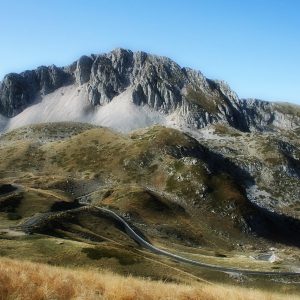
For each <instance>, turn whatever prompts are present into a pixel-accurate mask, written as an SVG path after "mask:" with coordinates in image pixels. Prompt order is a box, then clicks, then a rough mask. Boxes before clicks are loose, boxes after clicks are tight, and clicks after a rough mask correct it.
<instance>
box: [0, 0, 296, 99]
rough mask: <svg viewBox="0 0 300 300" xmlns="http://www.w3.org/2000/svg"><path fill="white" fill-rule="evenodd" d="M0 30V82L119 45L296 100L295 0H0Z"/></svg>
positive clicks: (250, 93) (244, 92) (248, 91)
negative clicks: (18, 73) (10, 73)
mask: <svg viewBox="0 0 300 300" xmlns="http://www.w3.org/2000/svg"><path fill="white" fill-rule="evenodd" d="M0 28H1V33H0V80H1V79H2V78H3V76H4V75H5V74H6V73H9V72H21V71H23V70H25V69H32V68H35V67H37V66H39V65H41V64H43V65H49V64H56V65H59V66H62V65H66V64H69V63H71V62H72V61H74V60H75V59H77V58H78V57H79V56H81V55H83V54H90V53H101V52H106V51H109V50H112V49H113V48H116V47H123V48H129V49H131V50H143V51H147V52H151V53H154V54H159V55H164V56H169V57H171V58H172V59H174V60H175V61H176V62H178V63H179V64H180V65H182V66H189V67H192V68H195V69H198V70H201V71H202V72H203V73H204V75H206V76H207V77H209V78H213V79H223V80H225V81H227V82H228V83H229V84H230V85H231V87H232V88H233V89H234V90H235V91H236V92H237V93H238V94H239V96H240V97H256V98H261V99H266V100H275V101H279V100H280V101H290V102H295V103H298V104H300V1H298V0H214V1H212V0H203V1H201V0H151V1H150V0H149V1H146V0H99V1H92V0H90V1H88V0H40V1H39V0H36V1H33V0H7V1H5V0H0Z"/></svg>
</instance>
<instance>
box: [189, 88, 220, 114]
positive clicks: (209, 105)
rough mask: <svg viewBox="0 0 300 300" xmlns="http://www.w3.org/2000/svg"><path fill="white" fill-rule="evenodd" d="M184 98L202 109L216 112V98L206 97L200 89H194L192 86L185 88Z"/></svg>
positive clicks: (212, 112)
mask: <svg viewBox="0 0 300 300" xmlns="http://www.w3.org/2000/svg"><path fill="white" fill-rule="evenodd" d="M186 99H187V100H188V101H190V102H191V103H193V104H196V105H198V106H199V107H201V108H202V109H203V110H204V111H208V112H209V113H211V114H215V113H217V112H218V107H217V102H218V100H217V99H216V98H213V97H211V98H208V97H207V96H206V95H205V93H204V92H202V91H201V90H199V89H198V90H194V89H193V88H192V87H189V88H188V89H187V94H186Z"/></svg>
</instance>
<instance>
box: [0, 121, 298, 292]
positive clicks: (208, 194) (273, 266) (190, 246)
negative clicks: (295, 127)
mask: <svg viewBox="0 0 300 300" xmlns="http://www.w3.org/2000/svg"><path fill="white" fill-rule="evenodd" d="M295 134H296V133H295ZM202 135H203V137H202V138H201V137H200V136H198V138H197V139H195V138H193V137H191V136H190V135H188V134H185V133H183V132H181V131H178V130H175V129H171V128H166V127H162V126H154V127H150V128H147V129H142V130H137V131H133V132H131V133H128V134H120V133H117V132H115V131H112V130H111V129H108V128H102V127H96V126H92V125H87V124H80V123H49V124H40V125H33V126H28V127H22V128H20V129H17V130H14V131H11V132H9V133H6V134H4V135H2V136H1V137H0V176H1V179H0V183H1V184H2V185H1V188H0V193H1V194H0V220H1V228H0V231H1V235H0V250H1V255H2V256H5V257H9V258H14V259H30V260H33V261H35V262H44V263H48V264H55V265H61V266H70V267H76V266H80V267H85V268H86V267H90V266H93V267H99V266H101V267H103V268H105V269H108V270H112V271H114V272H117V273H119V274H132V275H135V276H143V277H151V278H152V279H164V280H170V281H180V282H187V280H188V279H189V278H190V277H191V276H192V277H193V276H196V277H197V278H201V279H204V280H209V281H214V282H216V281H217V282H223V283H226V282H227V283H228V284H231V283H232V282H235V281H236V280H242V281H243V282H244V283H245V284H246V285H247V286H252V287H263V286H267V287H268V286H270V287H272V286H275V287H276V288H278V289H281V288H283V286H282V284H281V280H282V276H283V275H280V273H279V274H277V275H274V276H275V278H274V279H275V281H273V283H271V282H270V281H269V280H268V277H265V276H263V275H259V273H258V274H257V275H251V274H247V275H238V277H237V278H239V279H237V278H236V277H235V276H233V275H232V274H231V273H230V272H229V273H228V272H227V273H226V272H225V273H224V272H219V271H217V270H210V269H206V268H205V267H200V268H199V267H197V266H194V265H189V264H187V263H182V262H180V263H179V262H176V261H174V260H172V259H169V258H167V257H163V256H161V255H159V254H158V253H151V252H150V251H147V249H144V248H143V247H142V246H141V245H138V244H137V243H136V242H135V241H134V240H133V239H132V237H131V236H130V235H128V232H127V231H126V230H125V229H124V227H122V224H120V223H118V222H116V220H114V219H113V218H111V216H110V215H107V214H106V213H103V212H100V211H99V210H98V209H97V208H96V206H97V207H104V208H108V209H110V210H112V211H114V212H115V213H117V214H118V215H119V216H121V217H122V218H123V219H124V220H126V222H128V224H130V226H131V227H132V228H133V229H134V230H135V232H137V233H138V234H139V235H140V236H142V237H143V238H144V239H145V240H146V241H148V242H149V243H151V244H152V245H154V246H156V247H158V248H160V249H163V250H165V251H169V252H170V253H173V254H175V255H180V256H182V257H185V258H188V259H191V260H196V261H199V262H202V263H205V264H210V265H216V266H220V267H225V268H235V269H239V268H240V269H243V270H252V271H258V272H261V271H266V272H274V271H277V272H287V273H289V274H290V273H291V274H292V273H293V272H298V271H299V268H300V266H299V258H300V252H299V244H298V238H297V237H298V235H299V232H300V231H299V215H297V213H298V212H299V208H298V206H299V203H298V202H297V197H295V195H296V194H295V193H294V194H293V193H292V194H293V195H294V198H293V197H291V198H290V199H289V201H288V202H284V195H285V194H288V193H290V192H291V191H290V188H291V187H292V186H293V189H294V190H295V189H297V188H298V186H297V182H298V179H297V177H296V176H298V175H297V172H295V174H294V179H293V178H292V177H291V176H290V174H291V172H292V171H293V170H297V168H296V165H295V166H294V165H292V164H290V165H289V167H290V169H287V168H286V169H285V172H290V173H288V174H289V176H290V177H289V176H288V175H286V177H284V176H283V175H282V178H283V179H284V178H285V179H284V180H286V182H285V183H284V182H283V183H282V186H279V187H278V190H277V189H273V190H264V185H263V183H264V182H262V181H261V180H262V179H264V180H269V181H266V182H269V183H270V184H272V181H271V180H276V179H274V178H273V175H272V174H273V172H274V174H275V173H276V172H278V168H280V167H281V166H282V164H285V163H286V160H291V161H292V162H293V160H292V156H289V155H292V154H289V155H288V152H286V153H285V152H284V153H285V156H280V155H281V153H282V152H281V150H280V149H279V150H277V152H275V148H274V149H270V150H269V151H270V152H271V153H272V155H273V156H274V159H272V160H270V161H269V160H266V158H265V156H264V155H267V157H269V155H268V151H267V150H265V148H264V147H266V145H265V141H266V138H268V139H273V140H275V141H277V143H279V144H280V142H281V141H282V140H284V139H285V137H284V136H282V135H281V136H279V135H276V134H275V133H270V134H268V133H264V134H262V135H257V134H249V133H240V132H238V131H234V130H233V129H231V128H227V127H224V126H223V127H212V128H210V129H209V130H208V131H207V129H205V131H203V132H202ZM204 136H205V138H204ZM296 137H297V135H295V138H293V135H292V133H290V136H289V140H290V143H291V144H292V145H294V146H295V147H298V144H297V143H298V142H299V141H298V139H297V138H296ZM232 138H234V139H235V141H236V142H235V143H234V144H233V143H232ZM245 141H248V143H249V142H250V143H249V144H250V145H251V144H252V143H256V145H259V146H255V147H256V149H261V150H260V151H261V152H258V150H257V151H256V152H251V147H250V148H249V147H245V146H244V147H243V146H242V145H244V142H245ZM224 143H226V146H225V145H224ZM276 149H277V148H276ZM233 153H234V156H233ZM239 153H240V154H239ZM259 153H260V154H259ZM246 155H247V160H246V159H242V157H243V156H246ZM277 156H278V159H277ZM240 157H241V161H240V160H239V159H238V158H240ZM270 157H271V156H270ZM275 158H276V160H275ZM256 165H259V166H260V169H259V170H264V173H267V174H268V173H269V174H270V176H269V177H266V176H264V177H259V176H262V173H259V172H258V173H256V172H257V171H256V169H255V168H253V167H251V166H256ZM293 168H294V169H293ZM281 173H282V174H284V173H283V172H281ZM271 175H272V176H271ZM256 180H257V182H259V183H260V184H256ZM285 187H286V190H285V189H284V188H285ZM254 188H255V189H256V191H257V190H261V191H264V193H263V194H262V196H260V197H259V196H257V197H256V198H255V199H254V198H253V199H252V198H251V197H250V196H251V195H257V194H255V193H254V194H251V191H252V192H253V189H254ZM249 190H250V192H249ZM266 193H269V194H270V195H271V194H272V193H274V194H272V195H273V197H274V198H272V199H270V198H269V197H267V196H266ZM263 195H264V196H263ZM275 197H277V198H275ZM274 199H278V200H277V202H275V200H274ZM275 204H277V205H275ZM274 207H275V208H276V210H275V209H274ZM19 249H22V252H20V251H19ZM295 275H296V273H295ZM239 276H242V277H239ZM276 278H277V279H276ZM284 278H285V279H284V280H285V281H286V282H288V286H289V288H290V289H291V291H292V290H296V289H297V288H296V287H297V285H296V281H297V276H285V277H284Z"/></svg>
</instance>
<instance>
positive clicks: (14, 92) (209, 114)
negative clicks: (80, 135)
mask: <svg viewBox="0 0 300 300" xmlns="http://www.w3.org/2000/svg"><path fill="white" fill-rule="evenodd" d="M1 115H2V116H1ZM57 121H77V122H89V123H92V124H96V125H102V126H108V127H111V128H114V129H117V130H119V131H123V132H128V131H130V130H133V129H137V128H143V127H147V126H150V125H153V124H161V125H165V126H169V127H175V128H181V129H182V128H185V129H188V130H197V129H199V128H203V127H205V126H207V125H209V124H217V123H221V124H227V125H230V126H231V127H234V128H236V129H238V130H240V131H244V132H247V131H263V130H269V131H270V130H278V129H293V128H296V127H298V126H300V108H299V106H296V105H292V104H285V103H281V104H279V103H270V102H266V101H260V100H256V99H239V97H238V96H237V94H236V93H235V92H234V91H232V90H231V89H230V87H229V86H228V85H227V84H226V83H225V82H223V81H215V80H211V79H207V78H205V77H204V76H203V75H202V74H201V73H200V72H198V71H195V70H192V69H189V68H182V67H180V66H179V65H178V64H176V63H175V62H174V61H172V60H171V59H168V58H166V57H159V56H155V55H150V54H147V53H144V52H135V53H134V52H131V51H129V50H124V49H116V50H114V51H112V52H110V53H107V54H101V55H91V56H82V57H81V58H80V59H79V60H78V61H76V62H74V63H73V64H71V65H69V66H67V67H62V68H59V67H56V66H50V67H45V66H42V67H39V68H37V69H36V70H33V71H25V72H23V73H21V74H8V75H7V76H5V78H4V79H3V81H2V82H1V84H0V130H1V128H2V130H9V129H13V128H17V127H20V126H22V125H28V124H33V123H40V122H57Z"/></svg>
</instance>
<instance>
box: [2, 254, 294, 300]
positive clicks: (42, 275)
mask: <svg viewBox="0 0 300 300" xmlns="http://www.w3.org/2000/svg"><path fill="white" fill-rule="evenodd" d="M287 298H288V299H299V298H298V297H297V296H292V295H283V294H272V293H269V292H263V291H259V290H253V289H245V288H238V287H229V286H221V285H208V284H207V285H205V284H201V285H200V284H196V285H195V284H194V285H193V286H192V285H183V284H173V283H164V282H158V281H151V280H146V279H140V278H133V277H122V276H120V275H115V274H112V273H109V272H107V271H103V272H102V271H101V272H100V271H99V272H95V271H91V270H90V271H89V270H82V269H78V270H74V269H66V268H60V267H53V266H49V265H43V264H37V263H31V262H23V261H22V262H21V261H16V260H11V259H6V258H1V260H0V299H1V300H2V299H3V300H4V299H22V300H26V299H28V300H29V299H30V300H42V299H126V300H130V299H209V300H213V299H221V300H222V299H224V300H225V299H233V300H234V299H239V300H243V299H253V300H257V299H268V300H271V299H287Z"/></svg>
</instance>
